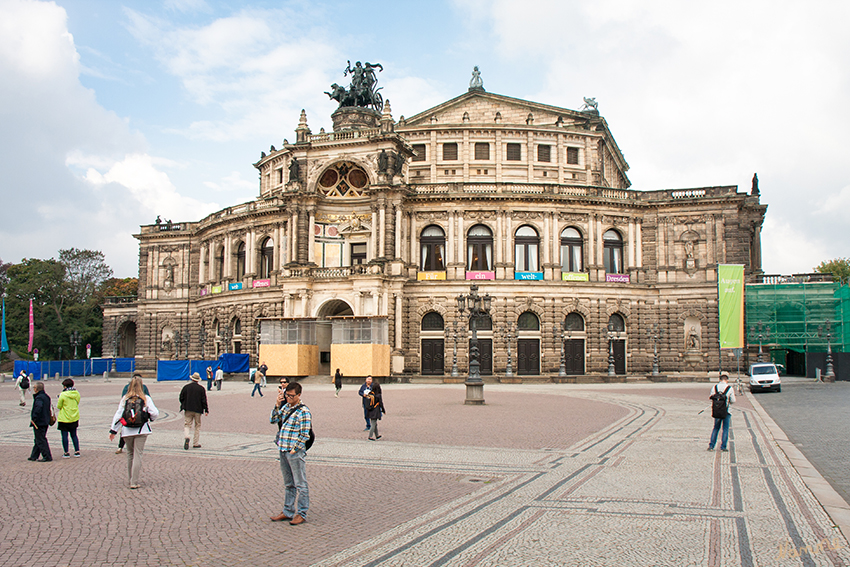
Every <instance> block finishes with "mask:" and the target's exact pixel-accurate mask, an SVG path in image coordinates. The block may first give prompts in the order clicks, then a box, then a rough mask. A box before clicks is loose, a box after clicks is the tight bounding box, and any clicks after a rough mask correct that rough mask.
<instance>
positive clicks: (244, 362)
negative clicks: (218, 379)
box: [218, 354, 251, 374]
mask: <svg viewBox="0 0 850 567" xmlns="http://www.w3.org/2000/svg"><path fill="white" fill-rule="evenodd" d="M218 359H219V360H220V361H221V369H222V370H223V371H225V372H227V373H229V374H235V373H238V372H248V370H249V369H250V367H251V365H250V364H249V360H250V357H249V356H248V355H247V354H222V355H221V356H219V357H218Z"/></svg>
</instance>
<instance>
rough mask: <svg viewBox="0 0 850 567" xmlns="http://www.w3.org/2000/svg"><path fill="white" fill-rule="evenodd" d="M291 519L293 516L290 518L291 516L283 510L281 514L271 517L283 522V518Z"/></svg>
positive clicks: (274, 520) (273, 519)
mask: <svg viewBox="0 0 850 567" xmlns="http://www.w3.org/2000/svg"><path fill="white" fill-rule="evenodd" d="M291 519H292V518H290V517H289V516H287V515H286V514H284V513H283V512H281V513H280V514H279V515H277V516H272V517H271V520H272V522H282V521H283V520H291Z"/></svg>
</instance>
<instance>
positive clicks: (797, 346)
mask: <svg viewBox="0 0 850 567" xmlns="http://www.w3.org/2000/svg"><path fill="white" fill-rule="evenodd" d="M744 301H745V306H746V307H745V308H746V317H747V318H746V335H747V342H748V343H749V344H750V345H757V344H758V343H759V334H761V335H762V336H761V341H762V343H763V345H764V346H765V347H766V348H770V349H771V350H775V349H787V350H794V351H797V352H824V351H826V343H827V337H826V330H827V321H829V331H830V333H831V335H832V336H831V338H830V342H831V344H832V350H833V351H835V352H846V350H845V345H850V287H848V286H846V285H845V286H841V285H840V284H839V283H837V282H816V283H762V284H747V287H746V292H745V299H744Z"/></svg>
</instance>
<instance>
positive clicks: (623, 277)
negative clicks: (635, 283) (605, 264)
mask: <svg viewBox="0 0 850 567" xmlns="http://www.w3.org/2000/svg"><path fill="white" fill-rule="evenodd" d="M605 281H606V282H613V283H629V274H605Z"/></svg>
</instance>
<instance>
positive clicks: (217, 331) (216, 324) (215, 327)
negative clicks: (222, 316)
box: [213, 319, 221, 338]
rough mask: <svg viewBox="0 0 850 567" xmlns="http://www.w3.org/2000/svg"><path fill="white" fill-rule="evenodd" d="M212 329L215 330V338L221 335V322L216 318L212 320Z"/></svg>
mask: <svg viewBox="0 0 850 567" xmlns="http://www.w3.org/2000/svg"><path fill="white" fill-rule="evenodd" d="M213 331H215V336H216V338H217V337H220V336H221V323H219V322H218V319H216V320H215V321H213Z"/></svg>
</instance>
